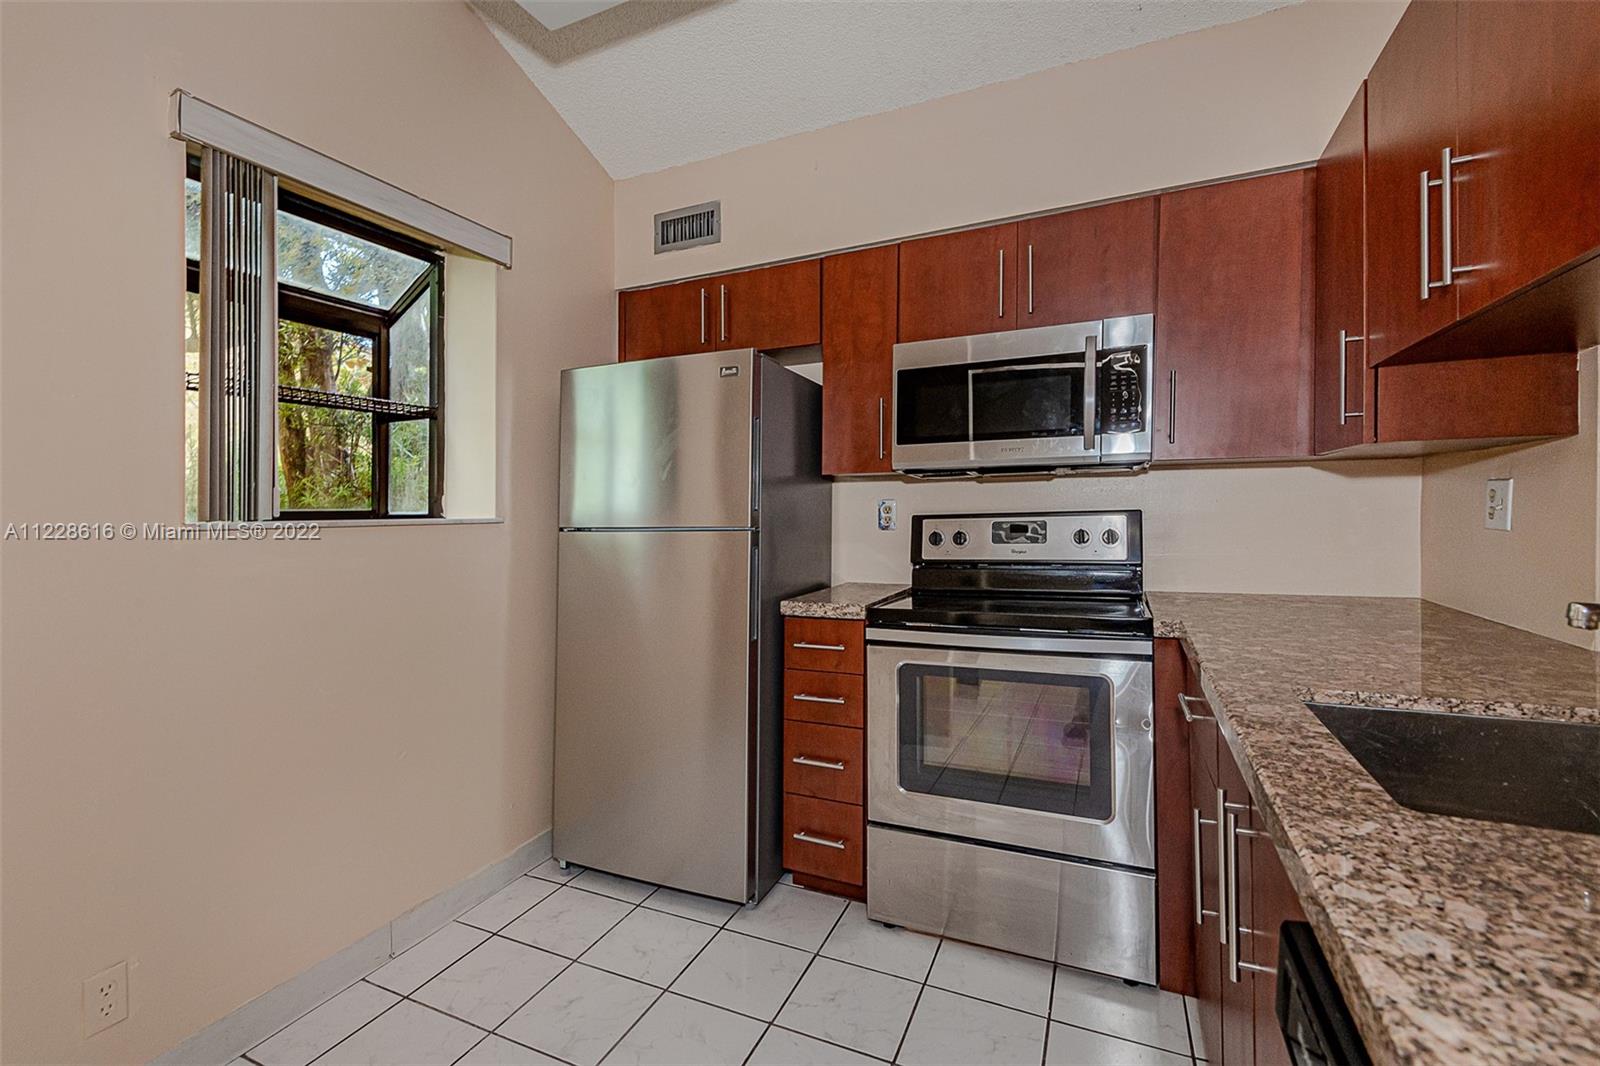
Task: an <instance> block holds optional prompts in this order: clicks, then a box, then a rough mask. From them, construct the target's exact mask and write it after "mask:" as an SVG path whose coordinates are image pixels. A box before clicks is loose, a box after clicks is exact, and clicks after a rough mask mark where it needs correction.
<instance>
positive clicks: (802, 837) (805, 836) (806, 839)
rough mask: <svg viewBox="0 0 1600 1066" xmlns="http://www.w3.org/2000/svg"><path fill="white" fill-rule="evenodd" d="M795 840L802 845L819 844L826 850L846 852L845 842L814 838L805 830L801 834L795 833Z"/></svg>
mask: <svg viewBox="0 0 1600 1066" xmlns="http://www.w3.org/2000/svg"><path fill="white" fill-rule="evenodd" d="M794 838H795V839H796V840H798V841H800V843H802V844H819V845H821V846H822V847H825V848H833V849H834V850H835V851H843V850H844V841H842V840H829V839H828V838H827V837H814V836H812V835H811V834H810V833H807V832H806V831H805V830H803V829H802V830H801V831H800V832H798V833H795V834H794Z"/></svg>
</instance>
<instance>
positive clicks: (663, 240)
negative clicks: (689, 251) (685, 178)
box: [656, 200, 722, 255]
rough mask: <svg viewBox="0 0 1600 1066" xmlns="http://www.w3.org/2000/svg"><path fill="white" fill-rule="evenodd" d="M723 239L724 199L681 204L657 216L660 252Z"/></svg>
mask: <svg viewBox="0 0 1600 1066" xmlns="http://www.w3.org/2000/svg"><path fill="white" fill-rule="evenodd" d="M721 240H722V201H721V200H712V201H711V202H710V203H705V204H695V205H694V206H693V207H680V208H678V209H677V210H676V211H663V212H661V214H659V215H657V216H656V254H657V255H660V254H661V253H662V252H675V251H677V250H678V249H679V248H695V247H698V246H699V245H702V244H717V243H719V242H721Z"/></svg>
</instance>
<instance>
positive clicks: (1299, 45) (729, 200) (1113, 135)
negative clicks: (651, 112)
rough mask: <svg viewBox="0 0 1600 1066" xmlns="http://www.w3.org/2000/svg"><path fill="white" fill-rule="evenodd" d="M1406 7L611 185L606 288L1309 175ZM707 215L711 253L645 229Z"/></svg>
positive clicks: (1125, 61) (978, 93)
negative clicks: (718, 235) (612, 246)
mask: <svg viewBox="0 0 1600 1066" xmlns="http://www.w3.org/2000/svg"><path fill="white" fill-rule="evenodd" d="M1404 7H1405V4H1404V2H1403V0H1382V2H1376V3H1364V2H1344V0H1332V2H1330V0H1312V2H1310V3H1305V4H1299V5H1296V6H1294V7H1288V8H1283V9H1280V10H1278V11H1273V12H1270V13H1268V14H1265V15H1259V16H1257V17H1255V18H1251V19H1246V20H1244V21H1242V22H1235V23H1231V24H1229V25H1226V26H1219V27H1216V28H1213V29H1208V30H1201V31H1199V32H1196V33H1190V34H1186V35H1184V36H1181V37H1175V38H1172V39H1170V40H1166V41H1158V42H1155V43H1153V44H1147V45H1141V46H1140V47H1137V48H1133V49H1130V50H1128V51H1126V52H1119V53H1116V54H1113V55H1109V56H1105V57H1102V58H1099V59H1093V60H1088V61H1085V62H1081V63H1072V64H1068V65H1066V66H1062V67H1056V68H1054V69H1052V70H1046V71H1042V72H1040V73H1038V74H1030V75H1028V76H1027V77H1023V78H1018V79H1016V80H1014V81H1008V82H1003V83H1000V84H998V85H990V86H985V87H984V88H981V89H974V90H972V91H970V92H965V93H959V94H957V95H954V96H947V97H942V98H940V99H937V100H931V101H929V102H927V103H923V104H916V105H913V106H911V107H905V108H901V109H899V110H896V111H891V112H887V113H885V114H882V115H873V116H869V117H867V118H860V119H854V120H852V121H849V122H844V123H840V124H838V125H835V126H829V127H827V128H825V129H821V130H816V131H813V132H811V133H802V134H796V135H795V136H792V137H785V138H783V139H781V140H777V141H772V142H770V143H768V144H762V145H757V146H755V147H752V148H746V149H742V150H740V151H737V152H730V153H728V154H727V155H723V156H718V157H716V158H714V159H709V160H705V161H703V162H699V163H690V164H687V165H685V166H681V167H674V168H672V169H669V170H664V171H660V172H658V173H655V174H646V175H643V176H641V177H637V178H630V179H628V180H626V181H621V182H618V183H617V189H616V219H617V225H616V244H617V256H616V261H617V285H618V287H619V288H626V287H629V286H633V285H642V284H646V283H649V282H653V281H661V280H663V279H666V278H672V277H681V276H687V275H691V274H702V273H708V272H711V271H714V270H722V269H726V268H731V267H742V266H750V265H753V264H756V263H762V262H768V261H771V260H775V259H784V258H790V257H795V256H804V255H813V254H816V253H818V252H824V251H829V250H833V249H838V248H844V247H849V246H852V245H858V244H870V243H873V242H879V241H886V240H893V239H895V238H899V237H905V236H909V235H912V234H917V233H923V232H927V231H931V230H939V229H948V228H951V227H957V226H967V225H971V224H973V223H976V222H982V221H984V220H986V219H993V218H1002V217H1006V216H1010V215H1016V214H1024V213H1028V212H1035V211H1042V210H1047V209H1050V208H1053V207H1060V206H1064V205H1069V204H1075V203H1084V202H1088V201H1092V200H1100V199H1105V198H1108V197H1115V196H1126V195H1129V194H1132V193H1138V192H1144V191H1148V190H1152V189H1158V188H1163V187H1167V186H1172V185H1180V184H1185V183H1188V182H1194V181H1201V180H1205V179H1208V178H1216V177H1222V176H1225V175H1229V174H1241V173H1245V172H1248V171H1253V170H1261V169H1266V168H1269V167H1277V166H1284V165H1287V164H1292V163H1300V162H1304V161H1306V160H1308V159H1315V158H1316V157H1317V156H1318V155H1319V154H1321V152H1322V147H1323V145H1324V144H1326V143H1327V140H1328V135H1329V133H1331V132H1332V130H1333V127H1334V124H1335V123H1337V122H1338V120H1339V116H1340V115H1342V114H1343V113H1344V109H1345V107H1346V106H1348V104H1349V103H1350V98H1351V97H1352V96H1354V95H1355V90H1356V86H1357V85H1358V84H1359V83H1360V81H1361V79H1362V78H1364V77H1365V76H1366V73H1367V70H1368V69H1369V68H1370V67H1371V65H1372V61H1373V59H1374V58H1376V56H1377V54H1378V51H1379V49H1380V48H1382V46H1383V43H1384V41H1385V40H1386V39H1387V38H1388V36H1389V31H1390V30H1391V29H1393V28H1394V24H1395V22H1396V21H1397V20H1398V19H1399V17H1400V12H1401V10H1402V9H1403V8H1404ZM705 200H721V201H722V211H723V238H722V243H721V244H717V245H710V246H707V247H703V248H693V249H687V250H684V251H680V252H673V253H671V254H668V255H662V256H656V255H654V254H653V251H652V247H651V241H650V235H651V216H652V215H653V214H655V213H656V212H658V211H666V210H669V209H671V208H675V207H683V206H686V205H688V204H696V203H701V202H702V201H705Z"/></svg>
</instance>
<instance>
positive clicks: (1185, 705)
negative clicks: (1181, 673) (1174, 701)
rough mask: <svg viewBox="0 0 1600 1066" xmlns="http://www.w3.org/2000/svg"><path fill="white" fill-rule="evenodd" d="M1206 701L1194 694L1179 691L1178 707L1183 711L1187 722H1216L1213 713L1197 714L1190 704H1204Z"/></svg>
mask: <svg viewBox="0 0 1600 1066" xmlns="http://www.w3.org/2000/svg"><path fill="white" fill-rule="evenodd" d="M1205 702H1206V701H1205V700H1202V699H1196V698H1195V697H1194V696H1190V695H1188V694H1187V693H1184V692H1180V693H1178V709H1179V710H1180V711H1182V712H1183V720H1184V721H1185V722H1215V721H1216V718H1215V717H1214V716H1213V715H1209V714H1195V713H1194V712H1193V711H1191V710H1190V709H1189V705H1190V704H1194V703H1201V704H1203V703H1205Z"/></svg>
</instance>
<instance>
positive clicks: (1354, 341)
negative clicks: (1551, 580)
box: [1312, 86, 1375, 455]
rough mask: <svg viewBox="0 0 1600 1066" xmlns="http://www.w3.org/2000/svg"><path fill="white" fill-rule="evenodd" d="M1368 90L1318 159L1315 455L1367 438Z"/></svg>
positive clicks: (1362, 91)
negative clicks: (1365, 345)
mask: <svg viewBox="0 0 1600 1066" xmlns="http://www.w3.org/2000/svg"><path fill="white" fill-rule="evenodd" d="M1366 176H1367V90H1366V86H1362V87H1361V88H1360V89H1359V90H1357V92H1356V98H1355V99H1354V100H1352V101H1351V102H1350V107H1349V109H1348V110H1346V111H1345V113H1344V118H1342V119H1340V120H1339V125H1338V127H1337V128H1335V129H1334V131H1333V137H1332V138H1330V139H1329V141H1328V147H1327V148H1325V149H1324V150H1323V152H1322V158H1321V159H1319V160H1317V222H1316V246H1317V298H1316V333H1315V339H1314V341H1313V345H1312V346H1313V350H1314V353H1315V356H1314V358H1315V379H1316V380H1315V383H1314V390H1313V402H1314V403H1315V405H1316V407H1315V417H1314V419H1313V421H1314V422H1315V432H1316V450H1317V454H1318V455H1321V454H1322V453H1323V452H1329V451H1332V450H1334V449H1335V448H1347V447H1349V446H1351V445H1353V444H1362V443H1365V442H1366V441H1370V440H1372V439H1373V433H1374V428H1373V426H1372V425H1371V423H1372V422H1374V421H1375V419H1374V418H1373V417H1372V413H1371V404H1370V403H1369V402H1368V401H1369V398H1370V397H1371V396H1372V395H1373V393H1374V390H1373V389H1372V387H1371V386H1372V379H1373V375H1374V372H1373V371H1370V370H1368V369H1367V350H1366V348H1365V347H1364V344H1365V339H1364V338H1365V337H1366V331H1367V313H1366V312H1367V305H1366V280H1367V279H1366V263H1367V246H1366Z"/></svg>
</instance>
